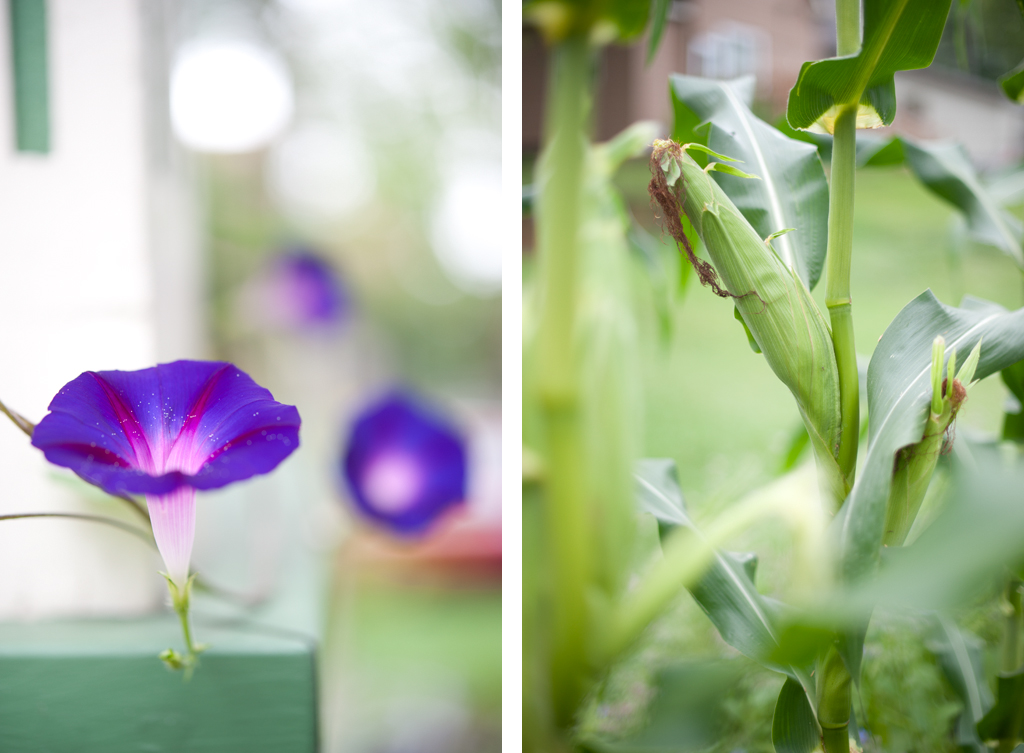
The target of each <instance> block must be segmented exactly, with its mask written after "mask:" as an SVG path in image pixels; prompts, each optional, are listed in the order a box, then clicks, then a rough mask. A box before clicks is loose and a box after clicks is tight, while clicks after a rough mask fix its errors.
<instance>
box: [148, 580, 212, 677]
mask: <svg viewBox="0 0 1024 753" xmlns="http://www.w3.org/2000/svg"><path fill="white" fill-rule="evenodd" d="M161 574H162V575H163V576H164V578H166V580H167V590H168V591H170V593H171V604H172V605H173V606H174V611H175V612H176V613H177V615H178V620H179V621H180V622H181V633H182V637H183V638H184V640H185V655H184V656H182V655H181V654H179V653H178V652H177V651H175V650H174V649H173V648H168V649H166V650H164V651H162V652H161V653H160V659H161V660H162V661H163V662H164V664H166V665H167V666H168V667H170V668H171V669H173V670H178V669H184V670H185V679H186V680H188V679H190V678H191V677H192V672H193V671H195V668H196V667H197V666H199V654H200V653H201V652H202V651H205V650H206V648H207V647H206V646H205V645H203V644H199V643H196V642H195V641H193V640H192V628H191V626H190V625H189V620H188V611H189V606H190V604H191V601H192V584H193V583H194V582H195V579H196V576H195V575H192V576H190V577H189V579H188V580H187V581H185V585H184V586H179V585H178V584H177V583H175V582H174V581H173V580H172V579H171V576H169V575H167V573H161Z"/></svg>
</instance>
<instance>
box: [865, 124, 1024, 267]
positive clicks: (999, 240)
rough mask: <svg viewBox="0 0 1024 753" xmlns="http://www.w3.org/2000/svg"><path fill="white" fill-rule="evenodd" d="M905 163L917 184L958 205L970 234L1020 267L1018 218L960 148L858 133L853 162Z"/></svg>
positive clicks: (1022, 258)
mask: <svg viewBox="0 0 1024 753" xmlns="http://www.w3.org/2000/svg"><path fill="white" fill-rule="evenodd" d="M903 163H905V164H906V165H907V166H908V167H909V168H910V170H911V172H913V173H914V176H915V177H916V178H917V179H918V180H919V181H921V183H922V185H924V187H925V188H927V189H928V190H929V191H931V192H932V193H934V194H935V195H936V196H938V197H939V198H941V199H943V200H944V201H946V202H948V203H950V204H952V205H953V206H954V207H956V208H957V209H959V210H960V212H961V213H962V214H963V216H964V219H965V221H966V223H967V230H968V232H969V233H970V235H971V237H973V238H974V239H975V240H977V241H980V242H981V243H987V244H989V245H991V246H995V247H996V248H998V249H1000V250H1001V251H1003V252H1005V253H1006V254H1008V255H1009V256H1010V257H1011V258H1012V259H1013V260H1014V261H1015V262H1016V263H1017V265H1018V266H1021V267H1024V251H1022V249H1021V237H1022V235H1024V232H1022V229H1021V224H1020V221H1019V220H1017V218H1016V217H1014V216H1013V215H1011V214H1010V213H1009V212H1007V211H1006V210H1005V209H1004V208H1003V206H1002V203H1003V202H1001V201H1000V200H999V199H998V198H997V196H996V194H995V192H994V191H992V190H990V189H989V188H987V187H986V186H984V185H983V184H982V182H981V180H980V178H979V177H978V174H977V172H976V171H975V170H974V167H973V166H972V165H971V161H970V158H969V157H968V156H967V154H966V152H964V150H963V148H962V147H961V146H960V145H959V144H956V143H953V142H949V141H916V140H914V139H910V138H907V137H905V136H904V137H900V136H897V137H895V138H892V139H879V138H871V137H870V136H867V137H861V138H859V139H857V164H858V165H860V166H861V167H877V166H883V165H898V164H903Z"/></svg>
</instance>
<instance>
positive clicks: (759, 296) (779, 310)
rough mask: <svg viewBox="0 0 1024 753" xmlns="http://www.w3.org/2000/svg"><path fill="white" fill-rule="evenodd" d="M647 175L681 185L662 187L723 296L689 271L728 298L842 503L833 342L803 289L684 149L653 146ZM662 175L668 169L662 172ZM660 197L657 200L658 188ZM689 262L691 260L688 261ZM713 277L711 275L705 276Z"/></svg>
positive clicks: (704, 273)
mask: <svg viewBox="0 0 1024 753" xmlns="http://www.w3.org/2000/svg"><path fill="white" fill-rule="evenodd" d="M651 164H652V169H655V170H662V175H665V173H667V172H671V173H675V172H676V167H675V166H676V165H678V170H679V174H680V178H679V180H680V181H681V185H680V186H678V187H675V188H673V187H669V190H673V191H674V195H675V196H676V197H677V200H681V201H679V202H678V204H677V206H679V205H680V204H681V209H682V212H683V213H684V214H685V216H686V218H687V219H688V220H689V221H690V222H691V223H692V224H693V226H694V227H695V228H696V230H697V233H698V234H699V235H700V237H701V240H703V241H704V245H705V247H706V248H707V250H708V255H709V256H710V257H711V261H712V262H713V263H714V267H715V269H716V270H717V272H718V274H719V275H720V276H721V280H722V283H723V285H724V288H725V290H724V291H722V290H721V289H720V288H719V287H718V286H717V284H716V283H715V281H714V279H710V280H709V279H708V270H709V269H710V268H705V269H701V267H700V266H699V265H700V264H705V267H707V265H706V263H703V262H701V261H700V260H699V259H698V260H696V263H695V267H696V268H697V272H698V274H699V275H701V279H702V281H704V282H706V283H707V284H709V285H711V286H712V287H713V288H715V291H716V292H717V293H719V295H728V296H729V297H732V298H733V302H734V303H735V304H736V309H737V310H738V311H739V313H740V316H742V317H743V322H744V324H745V325H746V328H747V330H748V332H749V334H750V336H751V337H752V338H753V340H754V341H755V343H756V344H757V347H758V348H760V350H761V352H762V353H763V354H764V357H765V360H766V361H767V362H768V365H769V366H770V367H771V369H772V371H774V372H775V375H776V376H777V377H778V378H779V379H780V380H782V382H783V383H784V384H785V385H786V386H787V387H789V389H790V391H791V392H792V393H793V396H794V397H795V398H796V401H797V405H798V406H799V408H800V412H801V414H802V415H803V419H804V424H805V425H806V426H807V431H808V433H809V434H810V437H811V442H812V445H813V447H814V450H815V456H816V457H817V459H818V463H819V467H820V468H821V470H822V476H823V479H824V480H825V482H826V483H825V485H826V487H827V489H828V491H829V492H830V493H831V494H832V495H833V496H834V498H835V499H836V500H837V501H842V500H843V499H844V498H845V497H846V494H847V492H848V491H849V489H848V488H847V486H846V482H845V481H844V480H843V475H842V473H841V471H840V470H839V465H838V463H837V461H836V457H837V453H838V449H839V439H840V432H841V417H840V403H839V371H838V369H837V368H836V359H835V353H834V351H833V348H832V335H831V332H830V330H829V328H828V324H827V323H826V321H825V318H824V317H823V316H822V314H821V311H820V310H819V309H818V306H817V304H815V302H814V299H813V298H811V294H810V291H808V290H807V287H806V285H804V283H803V282H802V281H801V280H800V279H799V278H798V277H797V276H796V275H795V274H794V273H793V272H792V270H790V269H789V268H788V267H786V265H785V264H783V263H782V261H781V260H780V259H779V257H778V256H776V254H775V252H774V251H773V250H772V249H771V247H770V246H769V245H768V244H767V243H766V242H765V241H764V240H762V239H761V237H760V236H759V235H758V234H757V231H755V230H754V228H753V227H751V225H750V223H749V222H747V220H746V219H745V218H744V217H743V215H742V214H740V212H739V210H738V209H736V207H735V205H734V204H733V203H732V200H731V199H729V197H728V196H727V195H726V194H725V192H724V191H722V189H721V188H719V186H718V184H717V183H715V181H713V180H712V179H711V178H710V177H709V176H708V175H707V173H705V172H704V170H702V169H701V167H700V166H699V165H698V164H697V163H696V162H694V161H693V160H692V159H691V158H690V157H689V156H688V155H687V154H686V153H685V152H684V151H683V149H682V148H681V147H680V146H679V145H678V144H675V143H673V142H667V141H658V142H655V150H654V155H653V156H652V158H651ZM665 168H668V170H666V169H665ZM657 182H658V175H657V173H656V174H655V180H654V181H652V185H651V190H652V195H654V197H655V199H657V200H658V201H659V203H661V204H662V207H663V208H664V210H665V212H666V223H667V225H668V227H669V230H670V231H672V234H673V236H675V232H674V228H673V227H672V222H671V219H670V218H669V217H668V212H669V207H668V206H666V205H665V202H664V201H662V198H661V196H659V193H658V186H656V183H657ZM661 194H664V183H662V190H661ZM691 261H693V259H692V258H691ZM710 271H711V274H712V275H713V272H714V270H710Z"/></svg>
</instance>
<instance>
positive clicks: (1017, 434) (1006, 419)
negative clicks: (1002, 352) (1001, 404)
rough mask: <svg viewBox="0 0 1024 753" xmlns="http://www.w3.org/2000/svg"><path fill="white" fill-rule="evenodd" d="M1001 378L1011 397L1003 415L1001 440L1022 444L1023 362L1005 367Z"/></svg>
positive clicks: (1023, 423) (1023, 438) (1023, 416)
mask: <svg viewBox="0 0 1024 753" xmlns="http://www.w3.org/2000/svg"><path fill="white" fill-rule="evenodd" d="M1001 376H1002V378H1003V384H1005V385H1006V387H1007V388H1008V389H1009V390H1010V394H1011V395H1012V397H1007V400H1006V403H1007V406H1006V413H1004V414H1003V439H1010V440H1013V441H1015V442H1024V361H1018V362H1017V363H1014V364H1011V365H1010V366H1007V367H1006V368H1005V369H1003V370H1002V372H1001Z"/></svg>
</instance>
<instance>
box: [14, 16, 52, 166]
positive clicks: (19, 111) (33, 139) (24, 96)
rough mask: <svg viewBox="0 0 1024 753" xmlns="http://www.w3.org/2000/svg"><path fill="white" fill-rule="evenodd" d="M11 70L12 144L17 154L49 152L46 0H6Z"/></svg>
mask: <svg viewBox="0 0 1024 753" xmlns="http://www.w3.org/2000/svg"><path fill="white" fill-rule="evenodd" d="M8 1H9V3H10V5H9V8H10V21H11V53H12V61H11V62H12V64H13V65H12V68H13V71H14V124H15V141H16V144H17V148H18V151H19V152H38V153H40V154H46V153H48V152H49V151H50V77H49V70H48V66H47V49H46V47H47V45H46V0H8Z"/></svg>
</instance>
